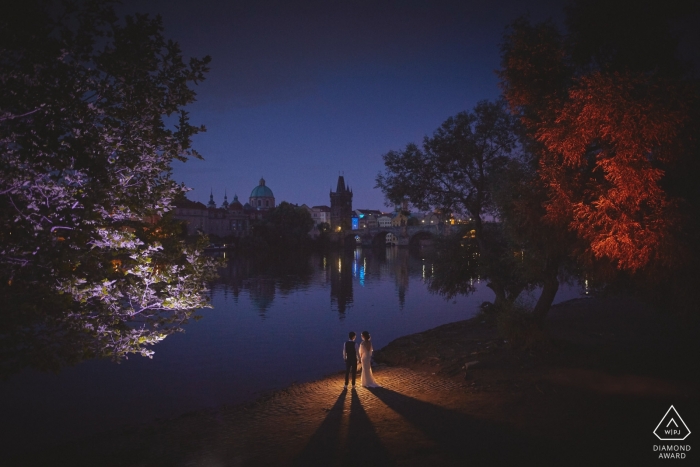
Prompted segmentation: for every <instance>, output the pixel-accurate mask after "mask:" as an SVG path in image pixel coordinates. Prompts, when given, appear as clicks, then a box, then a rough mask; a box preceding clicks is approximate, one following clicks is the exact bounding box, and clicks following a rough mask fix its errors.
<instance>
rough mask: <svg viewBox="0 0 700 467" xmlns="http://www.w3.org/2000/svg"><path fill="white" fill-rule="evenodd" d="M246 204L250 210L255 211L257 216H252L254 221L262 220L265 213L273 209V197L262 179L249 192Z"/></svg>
mask: <svg viewBox="0 0 700 467" xmlns="http://www.w3.org/2000/svg"><path fill="white" fill-rule="evenodd" d="M248 202H249V206H250V209H251V210H253V211H257V214H255V215H254V216H253V217H254V218H256V219H262V217H263V215H264V213H265V211H269V210H270V209H273V208H274V207H275V195H274V194H272V190H271V189H270V188H269V187H268V186H266V185H265V179H264V178H262V177H261V178H260V183H259V184H258V186H256V187H255V188H253V191H251V192H250V198H248ZM244 207H245V206H244Z"/></svg>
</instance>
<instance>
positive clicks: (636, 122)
mask: <svg viewBox="0 0 700 467" xmlns="http://www.w3.org/2000/svg"><path fill="white" fill-rule="evenodd" d="M659 5H660V3H658V2H646V3H644V4H642V5H640V6H639V7H638V8H637V9H636V10H635V12H634V13H632V14H631V13H630V10H625V9H620V8H618V7H616V6H610V5H606V4H605V3H604V2H600V1H588V2H583V1H581V2H577V3H576V4H575V5H574V7H573V8H571V9H569V10H568V11H567V14H568V18H567V25H568V34H567V35H566V36H563V35H561V34H560V33H559V31H558V30H557V28H556V27H555V26H554V25H553V24H551V23H542V24H535V25H533V24H530V23H529V22H528V21H527V20H525V19H519V20H517V21H516V22H514V23H513V24H512V26H511V27H510V29H509V30H508V32H507V34H506V36H505V41H504V44H503V46H502V68H501V70H500V71H499V75H500V78H501V85H502V90H503V93H504V96H505V98H506V100H507V101H508V104H509V105H510V109H511V111H512V112H513V113H515V114H516V115H517V116H519V117H520V119H521V121H522V123H523V124H524V126H525V128H526V129H527V133H528V137H529V140H530V147H531V149H532V154H533V155H534V158H535V166H536V170H537V175H538V178H539V180H538V183H541V185H542V187H543V189H544V191H545V197H544V200H543V203H542V205H543V207H544V212H543V216H542V219H541V222H542V227H543V228H548V229H552V228H559V229H564V230H567V229H568V230H569V231H571V232H574V233H575V234H576V236H577V238H578V239H579V241H582V247H581V249H580V250H578V251H577V253H578V258H579V259H580V260H584V261H585V262H586V263H587V264H591V263H593V262H600V261H603V262H606V263H609V264H612V265H613V266H615V268H617V269H618V270H620V271H625V272H627V273H630V274H634V273H639V272H640V271H643V270H645V269H650V268H659V267H668V265H669V264H671V263H674V264H678V263H677V262H678V261H680V258H682V257H683V256H686V257H687V255H683V254H680V252H682V251H684V245H683V243H684V241H683V240H681V237H682V235H679V232H681V231H683V230H684V228H685V227H684V226H685V224H684V222H686V220H687V216H685V215H684V213H687V209H686V207H687V206H688V203H689V201H690V200H689V199H688V197H687V196H686V193H683V192H682V190H677V189H676V187H677V186H680V185H681V184H682V182H681V181H679V179H678V178H679V177H678V176H677V175H678V174H677V171H675V172H674V168H675V167H677V166H679V165H681V166H688V164H687V160H688V159H689V158H692V153H693V148H692V144H693V141H692V138H691V137H689V135H691V134H692V127H693V125H694V122H695V121H696V120H694V119H693V117H692V109H693V108H694V107H695V108H697V98H698V95H697V90H696V89H697V88H696V87H694V85H693V83H692V81H690V80H687V79H686V76H685V73H684V72H685V69H684V67H683V65H682V63H680V62H679V61H677V60H674V59H673V57H674V53H675V46H676V43H675V41H674V40H673V36H672V35H671V33H670V28H669V26H668V21H667V20H668V19H669V18H670V17H671V16H672V15H673V14H677V13H678V10H676V11H673V10H669V9H663V7H662V6H659ZM615 21H618V24H619V25H620V26H621V27H623V25H624V28H623V29H624V34H620V33H619V32H615V31H610V30H609V28H610V27H612V26H611V24H612V23H614V22H615ZM611 22H612V23H611ZM652 24H653V26H654V27H651V26H650V25H652ZM649 36H651V38H650V37H649ZM635 37H638V38H639V40H637V41H636V40H635V39H634V38H635ZM645 44H647V45H645ZM650 44H651V45H650ZM652 45H653V46H652ZM645 47H646V49H645ZM690 165H692V164H690ZM695 166H697V164H695ZM670 174H675V175H673V176H671V175H670ZM683 176H687V175H683ZM683 176H682V177H680V178H683ZM674 177H675V178H674ZM691 203H692V202H691ZM686 231H687V229H686ZM685 243H686V245H687V244H689V242H685ZM575 250H576V248H575V247H574V246H573V245H572V251H575Z"/></svg>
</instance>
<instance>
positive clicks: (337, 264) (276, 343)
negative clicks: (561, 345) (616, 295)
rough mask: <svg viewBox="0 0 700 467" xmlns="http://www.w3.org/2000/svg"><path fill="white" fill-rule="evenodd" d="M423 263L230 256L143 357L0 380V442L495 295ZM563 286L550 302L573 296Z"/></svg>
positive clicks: (232, 377) (15, 445) (187, 390)
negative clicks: (194, 314) (445, 283)
mask: <svg viewBox="0 0 700 467" xmlns="http://www.w3.org/2000/svg"><path fill="white" fill-rule="evenodd" d="M431 268H432V264H431V263H430V261H428V260H427V259H425V258H422V257H421V254H420V253H416V252H413V253H410V252H409V251H408V250H405V249H398V248H396V247H394V248H387V249H386V250H385V251H376V250H375V251H372V250H369V251H368V250H362V249H358V250H356V251H354V252H348V253H329V254H326V255H320V254H319V255H311V256H303V257H297V258H290V257H285V258H279V259H277V260H274V259H273V260H268V261H265V262H261V261H260V260H253V259H240V258H235V259H229V260H228V263H227V267H226V268H224V269H223V270H222V271H221V278H220V279H219V281H218V282H217V283H216V284H213V285H212V288H211V298H212V303H213V305H214V309H205V310H202V311H201V313H200V315H201V316H202V319H201V320H199V321H196V322H195V321H193V322H191V323H190V324H188V325H187V326H186V329H185V332H184V333H181V334H177V335H173V336H170V337H168V338H167V339H166V340H165V341H163V342H162V343H160V344H158V345H157V346H155V347H154V349H155V352H156V353H155V356H154V357H153V359H152V360H149V359H146V358H142V357H138V356H132V357H131V358H130V359H129V360H128V361H125V362H124V363H122V364H120V365H115V364H113V363H111V362H108V361H88V362H84V363H82V364H80V365H77V366H76V367H72V368H67V369H65V370H63V371H62V372H61V373H60V374H57V375H55V374H44V373H38V372H35V371H29V370H26V371H24V372H23V373H21V374H19V375H16V376H15V377H13V378H12V379H10V380H9V381H7V382H4V383H0V413H2V425H4V426H5V428H11V430H8V429H3V432H4V433H10V432H11V433H12V435H11V436H9V437H8V436H5V437H2V444H0V448H2V449H4V450H5V449H12V450H15V449H21V448H22V447H24V446H27V445H28V444H29V443H30V442H32V443H37V442H38V444H45V443H52V442H59V441H63V440H66V439H69V438H73V437H76V436H80V435H85V434H88V433H92V432H95V431H98V430H106V429H110V428H114V427H118V426H120V425H123V424H129V423H138V422H144V421H150V420H153V419H155V418H168V417H175V416H177V415H180V414H182V413H185V412H188V411H192V410H198V409H202V408H207V407H213V406H218V405H222V404H236V403H240V402H244V401H248V400H251V399H254V398H255V397H256V395H257V394H259V393H260V392H264V391H269V390H272V389H278V388H282V387H285V386H287V385H289V384H290V383H292V382H294V381H296V382H303V381H309V380H314V379H317V378H320V377H322V376H324V375H327V374H329V373H333V372H337V371H340V370H342V369H343V368H344V365H343V361H342V355H341V352H342V344H343V342H344V340H345V339H346V338H347V333H348V331H351V330H354V331H355V332H357V333H358V334H359V332H361V331H364V330H368V331H369V332H370V333H371V334H372V340H373V342H374V347H375V348H381V347H382V346H384V345H386V344H387V343H389V342H390V341H391V340H393V339H395V338H397V337H400V336H402V335H406V334H411V333H415V332H419V331H423V330H426V329H429V328H432V327H435V326H438V325H441V324H445V323H450V322H453V321H459V320H463V319H467V318H469V317H471V316H473V315H474V313H475V312H476V307H477V305H478V304H480V303H482V302H483V301H485V300H491V299H492V298H493V293H492V292H491V291H490V289H488V288H487V287H486V286H485V284H483V283H480V284H478V286H477V291H476V292H475V293H474V294H473V295H470V296H468V297H457V298H456V299H453V300H449V301H446V300H445V299H444V298H442V297H440V296H438V295H433V294H431V293H429V292H428V291H427V288H426V285H425V281H426V277H429V275H430V271H431ZM581 292H582V289H581V288H580V287H578V286H565V285H564V286H562V287H561V288H560V292H559V295H558V296H557V300H556V301H557V302H559V301H563V300H567V299H570V298H574V297H578V296H580V295H581Z"/></svg>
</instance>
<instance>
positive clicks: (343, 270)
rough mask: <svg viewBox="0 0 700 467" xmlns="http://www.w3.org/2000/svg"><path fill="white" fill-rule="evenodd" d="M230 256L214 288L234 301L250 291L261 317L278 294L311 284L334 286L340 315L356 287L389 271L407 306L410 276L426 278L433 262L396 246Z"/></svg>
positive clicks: (367, 284)
mask: <svg viewBox="0 0 700 467" xmlns="http://www.w3.org/2000/svg"><path fill="white" fill-rule="evenodd" d="M226 259H227V262H226V267H224V268H222V269H221V270H220V278H219V280H218V281H217V282H216V283H215V284H212V294H214V293H219V292H220V293H223V294H224V296H225V297H231V298H232V299H233V300H234V302H235V303H238V299H239V297H240V295H241V293H243V294H246V295H248V297H249V298H250V301H251V303H252V304H253V306H254V308H255V310H256V311H257V313H258V315H259V316H260V317H261V318H262V319H264V318H265V315H266V312H267V311H268V310H269V309H270V307H271V306H272V304H273V303H274V302H275V299H276V297H285V296H287V295H288V294H289V293H291V292H293V291H299V290H304V289H306V288H308V287H310V286H311V285H313V286H321V287H327V288H329V289H330V290H329V294H330V309H331V310H332V311H333V312H335V313H337V315H338V318H339V319H340V320H342V319H343V318H344V317H345V315H346V313H348V312H349V311H350V310H351V309H352V307H353V301H354V291H353V287H355V286H358V285H359V286H360V287H371V286H372V285H373V284H374V283H378V282H379V281H381V280H383V279H384V278H386V277H391V278H392V279H393V282H394V283H395V286H396V298H397V299H398V302H399V307H400V308H401V309H403V307H404V306H405V304H406V294H407V291H408V285H409V278H410V277H418V278H420V279H421V281H422V282H425V281H427V280H428V279H429V278H430V276H431V274H432V271H433V268H434V266H433V264H432V261H431V260H430V259H428V258H427V256H426V252H425V251H420V250H407V249H400V248H398V247H395V246H394V247H387V248H384V249H362V248H357V249H355V250H350V251H348V250H337V251H336V250H333V251H328V252H325V253H317V254H312V255H300V254H297V255H294V254H292V255H287V256H284V257H281V256H276V257H265V256H256V257H247V256H235V255H234V256H229V257H228V258H226Z"/></svg>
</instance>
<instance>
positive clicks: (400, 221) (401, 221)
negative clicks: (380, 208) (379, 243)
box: [391, 211, 408, 227]
mask: <svg viewBox="0 0 700 467" xmlns="http://www.w3.org/2000/svg"><path fill="white" fill-rule="evenodd" d="M406 224H408V216H407V215H406V214H404V213H403V211H399V212H397V213H396V215H394V217H393V218H392V219H391V226H392V227H403V226H405V225H406Z"/></svg>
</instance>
